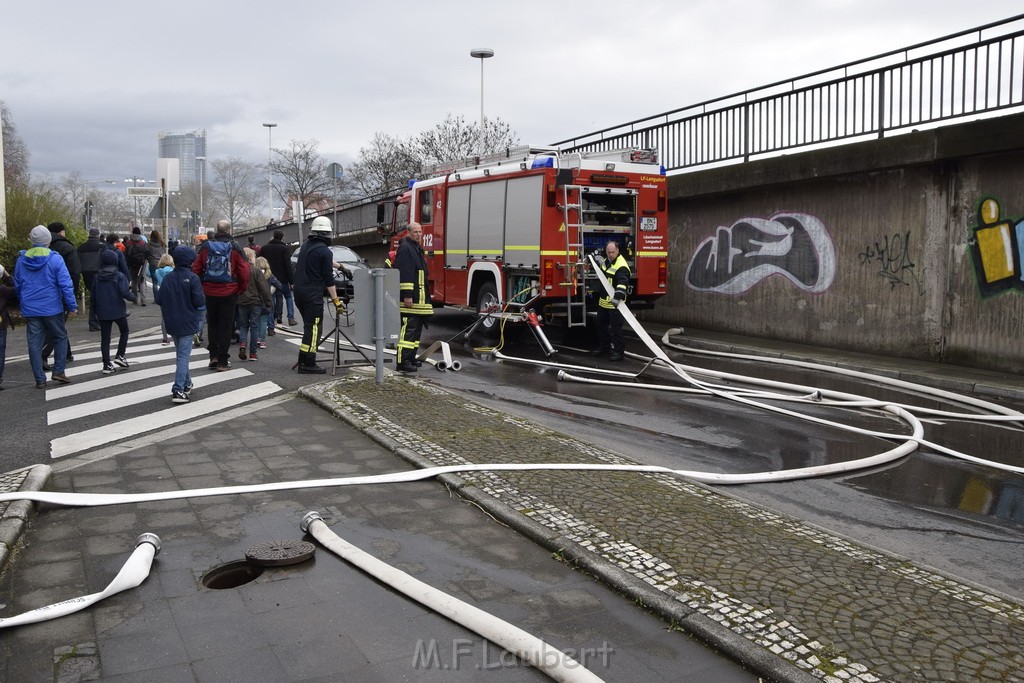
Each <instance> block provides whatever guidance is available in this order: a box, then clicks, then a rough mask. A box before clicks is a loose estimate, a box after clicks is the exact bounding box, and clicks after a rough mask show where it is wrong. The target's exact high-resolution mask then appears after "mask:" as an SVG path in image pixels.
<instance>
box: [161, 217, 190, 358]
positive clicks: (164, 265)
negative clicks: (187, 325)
mask: <svg viewBox="0 0 1024 683" xmlns="http://www.w3.org/2000/svg"><path fill="white" fill-rule="evenodd" d="M154 232H155V231H154ZM189 265H192V264H191V263H190V264H189ZM172 270H174V259H173V258H171V255H170V254H166V253H165V254H164V255H163V256H161V257H160V260H159V261H157V263H156V270H154V271H153V301H156V293H157V292H158V291H159V290H160V285H161V284H163V281H164V278H165V277H167V274H168V273H170V272H171V271H172ZM160 331H161V332H162V333H163V335H164V339H163V343H164V344H170V343H171V338H170V337H168V336H167V327H166V326H165V325H164V321H163V317H161V318H160Z"/></svg>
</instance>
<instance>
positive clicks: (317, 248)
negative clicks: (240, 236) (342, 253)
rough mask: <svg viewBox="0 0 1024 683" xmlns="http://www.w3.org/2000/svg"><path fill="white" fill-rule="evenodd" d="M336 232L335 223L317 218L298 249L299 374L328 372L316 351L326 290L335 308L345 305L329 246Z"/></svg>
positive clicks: (296, 272)
mask: <svg viewBox="0 0 1024 683" xmlns="http://www.w3.org/2000/svg"><path fill="white" fill-rule="evenodd" d="M333 235H334V226H332V225H331V219H330V218H327V217H326V216H318V217H316V218H314V219H313V223H312V225H311V226H310V228H309V235H307V236H306V241H305V242H303V243H302V246H301V247H300V248H299V257H298V261H297V262H296V264H295V287H294V294H295V307H296V308H298V309H299V313H300V314H301V315H302V343H301V344H300V345H299V363H298V368H299V374H309V375H320V374H324V373H325V372H327V370H326V369H324V368H322V367H320V366H318V365H317V364H316V350H317V345H318V343H319V341H320V335H321V334H322V329H323V318H324V300H323V297H324V293H325V291H326V293H327V296H329V297H330V298H331V302H332V303H333V304H334V307H335V310H340V309H341V307H342V303H341V300H340V299H339V298H338V291H337V288H336V287H335V284H334V268H335V264H334V255H333V254H332V253H331V250H330V248H329V247H330V244H331V237H332V236H333Z"/></svg>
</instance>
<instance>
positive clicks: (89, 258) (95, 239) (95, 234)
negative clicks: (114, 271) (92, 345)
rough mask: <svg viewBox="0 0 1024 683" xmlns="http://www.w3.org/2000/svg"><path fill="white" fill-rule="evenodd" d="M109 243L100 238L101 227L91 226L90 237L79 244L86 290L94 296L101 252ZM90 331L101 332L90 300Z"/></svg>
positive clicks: (80, 261) (79, 257)
mask: <svg viewBox="0 0 1024 683" xmlns="http://www.w3.org/2000/svg"><path fill="white" fill-rule="evenodd" d="M106 249H107V245H106V244H105V243H104V242H103V240H102V239H100V231H99V228H89V239H87V240H85V241H84V242H82V243H81V244H79V245H78V250H77V251H78V260H79V263H80V264H81V266H82V279H83V280H85V291H86V292H87V293H88V294H89V295H90V297H91V296H92V281H93V279H94V278H95V277H96V273H98V272H100V254H102V253H103V252H104V251H106ZM89 331H90V332H99V331H100V321H99V320H97V319H96V310H95V308H94V307H93V305H92V299H91V298H90V300H89Z"/></svg>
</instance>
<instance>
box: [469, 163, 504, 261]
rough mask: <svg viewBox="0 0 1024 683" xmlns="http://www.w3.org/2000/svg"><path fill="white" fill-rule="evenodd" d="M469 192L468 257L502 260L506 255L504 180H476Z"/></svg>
mask: <svg viewBox="0 0 1024 683" xmlns="http://www.w3.org/2000/svg"><path fill="white" fill-rule="evenodd" d="M470 187H471V188H472V191H471V192H470V195H469V197H470V198H469V225H470V230H469V257H470V258H471V259H487V260H489V261H495V260H499V259H501V258H503V257H504V255H505V180H504V179H500V180H490V181H487V182H480V183H474V184H473V185H471V186H470Z"/></svg>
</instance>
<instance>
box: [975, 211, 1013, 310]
mask: <svg viewBox="0 0 1024 683" xmlns="http://www.w3.org/2000/svg"><path fill="white" fill-rule="evenodd" d="M1001 213H1002V209H1001V208H1000V206H999V200H997V199H994V198H992V197H982V198H981V200H979V201H978V214H977V218H978V222H977V225H975V226H974V227H973V234H972V236H971V239H970V241H969V242H968V243H967V246H968V249H970V252H971V258H972V260H973V261H974V272H975V275H976V276H977V278H978V288H979V290H980V291H981V295H982V296H983V297H987V296H992V295H993V294H998V293H999V292H1004V291H1006V290H1008V289H1024V280H1022V278H1021V261H1022V260H1024V252H1022V250H1024V219H1018V220H1017V221H1016V222H1015V221H1013V220H1012V219H1007V220H1004V219H1002V218H1001Z"/></svg>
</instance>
